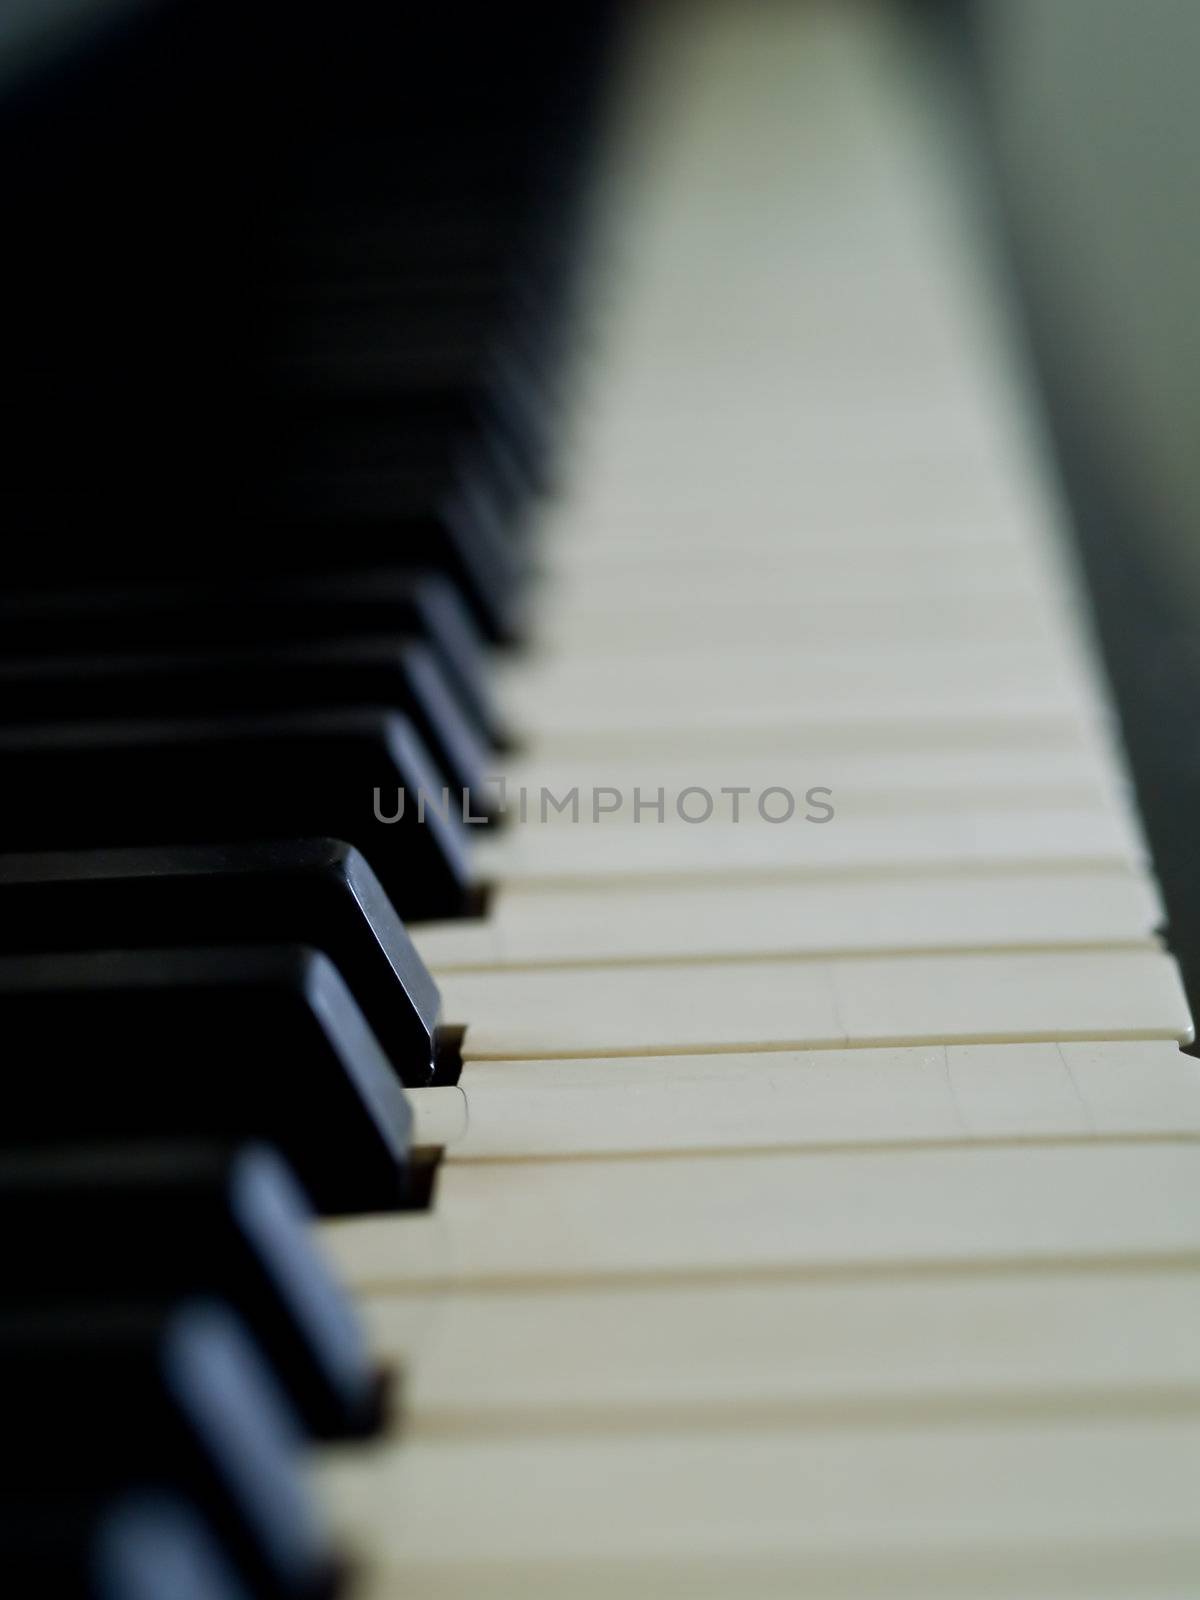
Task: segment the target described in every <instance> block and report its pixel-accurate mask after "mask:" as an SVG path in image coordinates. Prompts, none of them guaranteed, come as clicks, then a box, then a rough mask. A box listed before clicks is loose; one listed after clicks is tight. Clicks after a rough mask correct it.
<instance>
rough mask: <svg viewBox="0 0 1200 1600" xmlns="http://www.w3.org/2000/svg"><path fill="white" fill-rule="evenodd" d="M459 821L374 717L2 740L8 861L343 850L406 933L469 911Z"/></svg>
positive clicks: (397, 724) (406, 737)
mask: <svg viewBox="0 0 1200 1600" xmlns="http://www.w3.org/2000/svg"><path fill="white" fill-rule="evenodd" d="M462 815H463V802H462V798H461V796H458V795H454V794H451V795H449V796H448V797H447V796H445V795H444V794H443V785H441V784H440V783H439V782H438V778H437V774H436V772H435V771H434V770H433V768H432V767H431V765H430V762H429V757H428V755H427V753H426V752H425V751H424V750H423V748H422V747H421V743H420V741H419V739H417V738H416V737H415V735H414V734H413V732H412V730H411V728H410V727H409V725H408V723H407V722H405V720H404V719H403V718H402V717H394V716H390V715H388V714H386V713H383V712H378V711H346V712H323V713H321V714H319V715H314V716H308V715H304V714H300V713H287V714H280V715H278V716H272V717H265V716H264V717H226V718H223V719H221V720H219V721H216V720H214V721H207V720H198V719H197V720H191V719H189V720H187V721H180V722H174V723H170V722H155V723H152V722H125V723H120V722H113V723H107V722H96V723H89V724H83V725H76V724H59V725H54V726H49V727H37V728H3V729H0V829H2V836H3V838H4V840H5V843H6V844H7V846H8V847H9V848H10V849H13V850H55V849H61V848H71V849H73V848H76V847H80V848H83V847H92V846H103V845H123V844H193V843H195V844H208V843H219V842H228V841H239V840H251V839H272V838H311V837H321V836H324V837H331V838H338V839H345V840H347V841H348V842H349V843H350V844H353V845H356V846H357V847H358V848H359V849H360V850H361V851H362V852H363V854H364V855H365V856H366V857H367V859H368V861H370V863H371V866H372V867H373V868H374V870H375V872H376V874H377V876H378V877H379V879H380V881H381V882H382V883H383V885H384V888H385V890H386V892H387V894H388V897H389V898H390V899H391V901H392V903H393V904H394V905H395V907H396V909H397V911H398V912H399V913H400V915H401V916H402V917H405V918H406V919H409V920H412V921H417V920H420V919H426V918H436V917H454V916H459V915H462V914H463V913H464V912H465V911H466V910H468V909H469V906H470V903H471V893H472V887H471V881H470V870H469V863H468V859H467V855H466V847H465V840H466V829H465V828H464V826H463V822H462Z"/></svg>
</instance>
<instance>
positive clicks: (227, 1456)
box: [0, 1301, 330, 1597]
mask: <svg viewBox="0 0 1200 1600" xmlns="http://www.w3.org/2000/svg"><path fill="white" fill-rule="evenodd" d="M0 1414H2V1415H3V1417H4V1436H5V1437H4V1443H5V1448H4V1451H3V1453H2V1454H0V1489H2V1490H3V1491H4V1496H3V1497H5V1498H6V1497H7V1496H8V1495H19V1496H20V1497H21V1498H23V1499H28V1500H35V1499H38V1498H42V1497H47V1498H48V1497H49V1496H51V1495H58V1496H62V1497H63V1498H64V1500H65V1501H66V1502H67V1503H68V1505H69V1504H70V1503H71V1502H72V1501H74V1502H76V1503H79V1502H83V1503H86V1501H87V1500H88V1499H92V1500H94V1501H100V1500H105V1499H107V1498H109V1497H110V1496H111V1495H112V1494H113V1493H114V1492H119V1491H121V1490H123V1489H127V1488H131V1487H135V1486H142V1485H149V1486H152V1487H154V1488H161V1489H165V1490H167V1491H174V1492H177V1493H180V1494H183V1495H185V1496H187V1497H188V1498H189V1499H191V1500H193V1501H194V1502H195V1503H196V1504H197V1505H198V1506H199V1507H201V1509H202V1510H203V1512H204V1514H205V1515H206V1516H208V1517H209V1518H211V1520H212V1523H213V1525H214V1526H215V1527H216V1528H217V1529H218V1530H219V1532H220V1534H221V1536H222V1538H223V1539H224V1540H225V1541H226V1542H227V1547H228V1548H229V1550H230V1552H231V1555H232V1556H233V1558H234V1560H235V1561H236V1563H237V1565H238V1567H239V1568H240V1569H241V1570H242V1572H243V1573H244V1574H245V1575H246V1577H247V1579H248V1581H249V1582H250V1584H251V1585H252V1586H253V1587H256V1588H259V1589H268V1588H269V1592H271V1593H283V1594H286V1595H290V1596H296V1597H302V1596H315V1595H317V1594H319V1593H321V1592H322V1591H323V1590H324V1589H325V1588H326V1587H327V1584H328V1580H329V1573H330V1551H329V1545H328V1540H327V1535H326V1532H325V1529H324V1527H323V1525H322V1520H321V1517H320V1515H319V1513H318V1511H317V1508H316V1506H315V1505H314V1504H313V1503H312V1501H311V1498H310V1496H309V1493H308V1491H307V1488H306V1485H305V1483H304V1481H303V1478H302V1476H301V1473H300V1471H299V1466H298V1450H299V1445H300V1435H299V1432H298V1430H297V1428H296V1424H295V1419H294V1417H293V1416H292V1414H291V1412H290V1410H289V1409H288V1407H287V1404H286V1402H285V1401H284V1398H283V1395H282V1393H281V1391H280V1390H279V1388H278V1387H277V1385H276V1383H275V1381H274V1379H273V1378H272V1376H271V1373H270V1369H269V1368H268V1367H267V1366H266V1364H265V1362H264V1361H263V1358H262V1356H261V1355H260V1353H259V1351H258V1350H257V1348H256V1347H255V1345H254V1344H253V1342H252V1340H251V1339H250V1337H249V1336H248V1335H247V1334H246V1332H245V1330H244V1329H243V1327H242V1325H241V1324H240V1322H239V1321H238V1319H237V1318H236V1317H235V1316H234V1315H233V1313H232V1312H230V1311H228V1310H226V1309H225V1308H224V1307H222V1306H221V1305H220V1303H219V1302H206V1301H196V1302H192V1303H188V1304H185V1305H181V1306H177V1307H173V1308H172V1309H171V1310H169V1311H167V1312H161V1313H155V1312H142V1311H111V1312H104V1311H100V1310H96V1309H94V1308H87V1307H72V1308H66V1307H64V1308H62V1309H58V1310H54V1311H46V1312H14V1311H5V1312H2V1313H0Z"/></svg>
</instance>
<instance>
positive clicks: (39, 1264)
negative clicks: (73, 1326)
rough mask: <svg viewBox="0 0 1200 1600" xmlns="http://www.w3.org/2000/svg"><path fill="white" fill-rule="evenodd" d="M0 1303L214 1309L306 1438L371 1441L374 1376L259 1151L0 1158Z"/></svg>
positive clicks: (297, 1193) (299, 1211) (276, 1174)
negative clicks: (245, 1332)
mask: <svg viewBox="0 0 1200 1600" xmlns="http://www.w3.org/2000/svg"><path fill="white" fill-rule="evenodd" d="M0 1232H2V1233H3V1235H4V1238H5V1240H6V1244H5V1252H4V1253H5V1274H4V1288H3V1295H2V1298H3V1302H4V1304H5V1305H7V1306H8V1307H10V1308H12V1307H15V1306H27V1307H49V1306H52V1305H59V1304H62V1303H68V1304H70V1303H78V1304H84V1305H90V1306H105V1305H112V1304H120V1303H121V1302H128V1303H130V1304H134V1305H141V1306H147V1305H160V1304H161V1305H163V1306H164V1307H165V1306H169V1305H171V1304H174V1303H176V1302H178V1301H180V1300H181V1299H185V1298H191V1297H193V1296H195V1295H197V1294H203V1295H212V1296H215V1297H219V1298H220V1299H222V1300H224V1301H225V1302H227V1303H228V1304H229V1305H230V1306H232V1307H233V1309H234V1310H235V1311H236V1312H237V1313H238V1315H239V1316H240V1317H241V1319H242V1321H243V1323H244V1324H245V1326H246V1327H247V1328H248V1329H249V1331H250V1332H251V1333H252V1334H253V1335H254V1338H255V1340H256V1342H257V1343H258V1346H259V1348H260V1349H261V1350H262V1352H263V1354H264V1355H265V1356H266V1358H267V1360H268V1362H269V1363H270V1366H271V1369H272V1371H273V1372H274V1374H275V1376H276V1378H278V1379H279V1381H280V1382H281V1383H282V1385H283V1386H284V1388H285V1390H286V1391H287V1394H288V1398H289V1399H290V1401H291V1403H292V1405H293V1406H294V1407H295V1410H296V1413H297V1415H298V1416H299V1418H300V1419H301V1421H302V1422H303V1423H304V1425H305V1427H306V1428H307V1429H308V1430H309V1431H311V1432H312V1433H314V1434H316V1435H318V1436H321V1437H326V1438H332V1437H338V1436H346V1435H357V1434H363V1433H367V1432H369V1431H371V1430H372V1429H373V1428H374V1427H375V1426H376V1425H377V1423H378V1421H379V1418H380V1415H381V1398H382V1386H381V1380H380V1375H379V1373H378V1371H377V1369H376V1368H375V1366H374V1364H373V1363H372V1361H371V1358H370V1356H369V1354H368V1351H367V1346H366V1341H365V1337H364V1334H363V1330H362V1326H361V1323H360V1321H359V1318H358V1316H357V1314H356V1312H355V1310H354V1308H353V1306H352V1304H351V1303H350V1301H349V1299H348V1298H347V1296H346V1295H345V1294H344V1293H343V1291H342V1289H341V1288H340V1286H339V1285H338V1284H337V1283H336V1282H335V1280H334V1278H333V1276H332V1274H331V1273H330V1271H329V1269H328V1268H327V1266H326V1264H325V1261H324V1259H323V1258H322V1256H321V1254H320V1252H319V1250H318V1248H317V1243H316V1239H315V1236H314V1234H313V1230H312V1227H311V1211H310V1208H309V1205H308V1202H307V1200H306V1198H305V1196H304V1193H303V1191H302V1190H301V1189H300V1186H299V1185H298V1184H297V1182H296V1180H295V1178H294V1177H293V1176H292V1174H291V1172H290V1171H289V1170H288V1167H287V1165H286V1163H285V1162H284V1161H283V1160H282V1158H281V1157H280V1156H279V1155H278V1154H277V1153H276V1152H275V1151H274V1150H273V1149H271V1148H270V1147H269V1146H268V1145H244V1146H242V1147H240V1148H238V1149H235V1150H231V1151H229V1150H221V1149H219V1148H213V1147H209V1146H202V1145H199V1146H198V1145H189V1144H160V1145H134V1146H121V1147H116V1148H108V1149H105V1148H98V1149H94V1148H93V1149H89V1148H86V1147H75V1148H67V1149H60V1150H49V1151H45V1152H42V1153H41V1154H39V1155H37V1156H19V1155H18V1156H11V1157H2V1156H0Z"/></svg>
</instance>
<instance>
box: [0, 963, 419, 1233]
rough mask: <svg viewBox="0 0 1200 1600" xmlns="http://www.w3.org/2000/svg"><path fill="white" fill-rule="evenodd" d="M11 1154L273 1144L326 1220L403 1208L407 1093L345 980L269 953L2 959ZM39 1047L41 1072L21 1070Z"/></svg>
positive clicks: (0, 1010)
mask: <svg viewBox="0 0 1200 1600" xmlns="http://www.w3.org/2000/svg"><path fill="white" fill-rule="evenodd" d="M0 1021H2V1023H3V1026H4V1028H5V1031H6V1034H7V1036H8V1037H9V1038H10V1039H11V1040H13V1041H14V1045H13V1049H14V1057H13V1065H12V1069H11V1071H10V1075H9V1078H10V1081H9V1084H8V1096H7V1100H6V1105H5V1115H4V1118H3V1121H2V1122H0V1148H2V1149H6V1150H8V1151H9V1152H15V1151H20V1150H23V1149H25V1148H27V1147H30V1148H36V1147H41V1148H45V1147H47V1146H53V1145H56V1144H64V1143H67V1144H70V1143H84V1144H94V1143H106V1144H128V1143H130V1142H133V1141H137V1140H142V1139H150V1140H157V1139H161V1138H188V1139H200V1140H204V1141H216V1142H220V1143H222V1144H229V1145H234V1144H240V1143H242V1142H244V1141H245V1140H247V1139H263V1140H266V1141H269V1142H273V1143H276V1144H278V1146H279V1148H280V1150H281V1152H282V1153H283V1155H284V1156H285V1157H286V1158H287V1160H288V1161H289V1163H290V1164H291V1165H292V1166H293V1167H294V1169H295V1171H296V1175H297V1177H298V1178H299V1179H300V1181H301V1182H302V1183H303V1185H304V1187H305V1189H306V1190H307V1191H308V1193H309V1194H310V1196H311V1197H312V1200H313V1202H314V1204H315V1205H316V1207H317V1209H318V1210H319V1211H323V1212H330V1211H354V1210H363V1209H367V1208H380V1207H384V1208H386V1207H394V1206H396V1205H398V1204H400V1203H401V1201H402V1200H403V1198H404V1195H405V1190H406V1185H407V1176H408V1172H407V1167H408V1136H409V1109H408V1104H407V1101H406V1100H405V1098H404V1093H403V1091H402V1089H401V1088H400V1085H399V1083H398V1081H397V1079H396V1077H395V1074H394V1073H393V1071H392V1069H391V1066H390V1065H389V1063H388V1060H387V1058H386V1056H384V1054H383V1052H382V1050H381V1049H380V1048H379V1045H378V1044H377V1043H376V1041H375V1039H374V1037H373V1036H372V1035H371V1033H370V1032H369V1031H368V1029H367V1026H366V1024H365V1022H364V1021H363V1018H362V1014H361V1012H360V1011H359V1010H358V1007H357V1006H356V1005H355V1003H354V999H353V997H352V996H351V994H350V992H349V990H348V989H347V988H346V986H345V984H344V983H343V981H342V979H341V977H340V976H339V974H338V972H337V970H336V969H335V968H334V967H333V965H332V964H331V963H330V961H329V960H328V959H327V958H326V957H325V956H322V955H320V954H318V953H316V952H314V951H305V950H300V949H287V948H277V947H271V946H258V947H238V946H230V947H228V948H226V949H219V950H212V949H209V950H206V949H203V948H196V949H190V950H181V951H177V950H101V951H88V952H81V953H78V954H65V955H42V956H5V957H3V958H0ZM21 1040H36V1041H37V1047H36V1048H37V1059H38V1061H39V1062H43V1063H46V1070H45V1071H33V1070H28V1071H27V1070H22V1068H21V1064H20V1063H21V1056H20V1052H19V1049H18V1045H17V1041H21Z"/></svg>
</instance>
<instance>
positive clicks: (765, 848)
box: [475, 793, 1145, 884]
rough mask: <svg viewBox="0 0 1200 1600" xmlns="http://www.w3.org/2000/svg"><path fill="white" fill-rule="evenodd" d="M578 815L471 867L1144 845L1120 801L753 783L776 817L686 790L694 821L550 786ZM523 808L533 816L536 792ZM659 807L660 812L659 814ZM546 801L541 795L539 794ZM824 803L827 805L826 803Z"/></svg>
mask: <svg viewBox="0 0 1200 1600" xmlns="http://www.w3.org/2000/svg"><path fill="white" fill-rule="evenodd" d="M555 800H556V802H558V803H560V804H564V805H565V807H566V812H567V816H568V817H572V816H577V817H578V818H579V824H580V825H579V826H569V827H562V826H543V825H541V824H540V822H538V821H536V820H531V821H529V822H527V823H526V824H525V825H520V819H519V815H518V817H517V818H516V819H515V820H516V822H517V823H518V825H516V826H513V827H510V828H509V829H508V830H506V831H505V832H503V833H501V834H500V835H499V836H498V837H496V838H494V839H492V838H484V839H481V840H480V841H479V844H478V846H477V848H476V851H475V860H476V863H477V870H478V872H479V874H480V876H481V877H482V878H483V879H484V880H485V881H487V880H491V881H493V882H499V883H514V882H516V883H520V882H525V883H529V884H534V883H541V884H551V883H560V884H577V883H586V882H589V881H596V882H601V881H603V882H613V881H620V880H625V881H627V882H637V881H641V882H645V883H653V882H655V881H668V880H673V879H688V878H725V879H732V878H737V877H756V878H767V879H769V880H771V881H775V880H778V879H780V878H784V877H787V876H791V877H793V878H801V877H807V876H816V875H820V874H823V873H846V872H859V873H862V872H875V873H902V874H912V873H913V872H915V871H921V870H926V869H928V870H933V871H955V872H971V871H972V870H977V869H979V868H984V869H991V868H997V867H1007V868H1010V869H1013V870H1021V869H1029V868H1031V867H1034V866H1041V865H1046V866H1049V867H1062V866H1089V867H1097V866H1098V867H1112V866H1116V865H1133V864H1136V863H1139V862H1141V861H1142V860H1143V859H1144V856H1145V847H1144V845H1143V843H1142V839H1141V834H1140V829H1139V828H1138V826H1137V823H1136V822H1135V821H1133V819H1132V818H1131V817H1130V816H1129V815H1128V813H1127V812H1125V811H1124V810H1123V808H1122V809H1118V808H1117V807H1115V806H1112V805H1109V804H1107V803H1104V802H1100V803H1097V804H1094V805H1092V806H1063V807H1061V808H1051V807H1030V808H1028V809H1022V810H1019V811H1018V810H1010V811H990V810H987V809H984V808H981V809H979V810H956V809H951V810H942V809H930V810H927V811H918V812H913V813H897V814H887V813H884V814H875V813H871V812H860V813H854V812H850V813H848V814H847V815H844V816H839V815H838V814H837V797H836V795H834V796H832V797H830V796H824V795H814V796H812V797H811V798H810V799H806V798H805V796H804V795H800V796H796V795H791V794H778V793H777V794H773V795H763V794H760V795H759V796H757V797H754V798H753V803H754V805H755V806H757V805H758V803H759V801H762V802H763V805H764V809H765V810H766V811H767V812H768V813H769V814H770V815H771V816H772V817H774V818H776V819H777V820H775V821H770V822H765V821H763V820H762V819H761V818H760V819H759V821H758V822H756V823H753V824H749V825H746V826H742V825H739V824H734V823H732V822H727V821H722V820H721V819H720V818H719V816H718V813H717V809H716V806H717V796H715V795H709V796H708V797H707V798H706V797H704V796H702V795H701V796H696V795H692V796H689V797H688V798H687V801H686V807H687V814H688V815H689V816H691V817H692V818H693V822H692V823H691V824H689V823H687V822H684V821H682V820H681V819H679V818H678V817H676V819H675V820H674V821H672V822H667V821H666V820H665V818H666V797H665V795H664V796H662V797H661V798H660V797H658V796H657V795H656V794H654V793H650V794H644V795H643V796H642V798H641V804H640V806H637V805H635V801H634V800H633V799H632V798H631V799H630V800H629V801H628V802H627V803H628V804H629V805H630V806H631V807H633V808H634V809H635V811H636V812H638V813H640V814H639V815H638V817H637V818H636V820H635V823H634V825H633V826H631V827H626V828H615V827H609V828H605V827H592V826H590V825H589V824H588V816H589V812H588V810H587V809H586V808H587V807H588V806H590V805H591V804H592V797H591V796H588V797H586V798H585V797H584V796H583V795H578V796H576V797H574V798H572V797H571V796H570V795H567V796H565V797H564V796H562V795H558V796H556V797H555ZM529 804H530V807H533V806H536V807H537V811H536V812H534V811H533V810H532V809H530V810H529V812H528V815H529V816H530V817H531V818H535V817H538V816H540V813H541V808H542V799H541V796H540V795H534V796H533V797H532V798H531V800H530V802H529ZM660 806H661V811H662V816H663V819H664V820H663V821H662V822H659V820H658V817H659V808H660ZM546 807H547V810H548V809H549V802H548V801H547V802H546ZM831 808H832V815H830V809H831Z"/></svg>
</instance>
